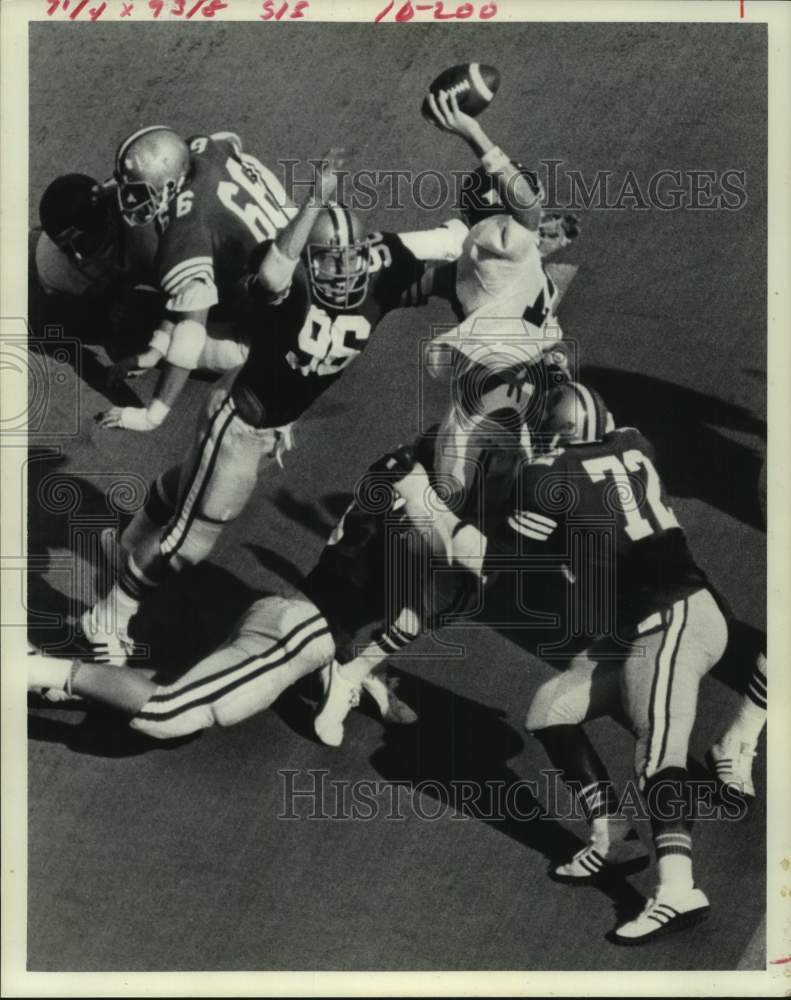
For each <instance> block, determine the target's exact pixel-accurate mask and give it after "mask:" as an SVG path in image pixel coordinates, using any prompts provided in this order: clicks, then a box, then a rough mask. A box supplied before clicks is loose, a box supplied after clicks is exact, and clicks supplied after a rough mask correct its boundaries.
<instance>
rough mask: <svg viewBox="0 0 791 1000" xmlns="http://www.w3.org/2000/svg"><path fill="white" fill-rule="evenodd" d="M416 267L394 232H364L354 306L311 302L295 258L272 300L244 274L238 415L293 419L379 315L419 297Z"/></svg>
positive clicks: (259, 420)
mask: <svg viewBox="0 0 791 1000" xmlns="http://www.w3.org/2000/svg"><path fill="white" fill-rule="evenodd" d="M266 249H267V246H266V245H264V246H261V247H259V248H258V250H257V251H256V254H255V257H254V260H255V261H260V260H261V259H262V256H263V254H264V253H265V252H266ZM424 274H425V264H424V263H423V261H421V260H418V259H417V258H416V257H415V256H414V254H413V253H412V252H411V251H409V250H408V249H407V248H406V247H405V246H404V244H403V243H402V242H401V240H400V239H399V237H398V236H397V235H395V234H394V233H382V234H376V236H375V237H374V238H373V239H372V242H371V266H370V271H369V281H368V290H367V294H366V296H365V300H364V301H363V303H362V304H361V305H360V306H358V307H356V308H354V309H351V310H340V309H331V308H328V307H326V306H323V305H318V304H317V303H316V302H314V301H313V300H312V297H311V289H310V281H309V279H308V274H307V271H306V270H305V266H304V264H303V263H302V261H299V262H298V263H297V266H296V269H295V271H294V275H293V278H292V282H291V288H290V290H289V292H288V294H287V295H286V296H285V298H284V299H282V300H281V301H279V302H278V303H277V304H275V303H272V302H270V301H269V300H268V299H267V298H266V296H265V294H264V293H263V291H262V290H261V289H260V286H259V285H258V284H257V282H255V281H252V282H251V283H250V308H249V316H248V319H247V326H248V330H247V332H248V335H249V341H250V354H249V357H248V359H247V361H246V363H245V365H244V367H243V368H242V370H241V372H240V373H239V375H238V376H237V379H236V383H235V385H234V397H235V399H236V401H237V405H238V406H239V409H240V412H241V413H242V415H244V416H245V418H246V419H248V420H249V422H251V423H254V424H255V425H257V426H260V427H277V426H280V425H282V424H287V423H290V422H291V421H292V420H295V419H296V418H297V417H298V416H299V415H300V414H301V413H303V412H304V411H305V410H306V409H307V408H308V407H309V406H310V405H311V403H312V402H313V401H314V400H315V399H317V398H318V396H320V395H321V393H322V392H324V391H325V390H326V389H328V388H329V387H330V386H331V385H332V383H333V382H334V381H335V380H336V379H337V378H338V377H339V376H340V375H341V374H342V372H343V370H344V369H345V368H346V367H347V366H348V365H349V364H350V363H351V362H352V361H354V359H355V358H356V357H358V356H359V355H360V354H361V353H362V351H364V350H365V348H366V347H367V345H368V342H369V339H370V337H371V334H372V333H373V332H374V330H375V329H376V326H377V324H378V323H379V321H380V320H381V319H382V317H383V316H385V315H386V314H387V313H388V312H390V310H392V309H395V308H397V307H398V306H408V305H421V304H422V303H423V302H424V301H425V300H426V296H425V290H424V288H423V281H422V279H423V277H424Z"/></svg>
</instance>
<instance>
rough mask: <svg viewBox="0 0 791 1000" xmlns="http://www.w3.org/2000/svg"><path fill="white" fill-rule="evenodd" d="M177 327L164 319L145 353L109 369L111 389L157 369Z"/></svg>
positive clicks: (131, 356) (130, 357)
mask: <svg viewBox="0 0 791 1000" xmlns="http://www.w3.org/2000/svg"><path fill="white" fill-rule="evenodd" d="M175 325H176V324H175V323H174V321H173V320H172V319H168V318H167V317H163V318H162V320H161V321H160V323H159V326H158V327H157V328H156V330H155V331H154V334H153V336H152V337H151V340H150V341H149V344H148V347H147V348H146V349H145V350H144V351H142V352H140V353H139V354H130V355H128V356H127V357H125V358H121V360H120V361H117V362H116V363H115V364H114V365H113V366H112V367H111V368H110V369H109V371H108V373H107V385H108V386H109V388H111V389H113V388H115V387H116V386H117V385H119V384H120V383H121V382H123V381H124V379H126V378H129V376H130V375H133V374H140V373H141V371H147V370H148V369H149V368H155V367H156V366H157V365H158V364H159V362H160V361H161V360H162V358H164V357H165V355H166V354H167V352H168V348H169V347H170V342H171V339H172V336H173V330H174V328H175Z"/></svg>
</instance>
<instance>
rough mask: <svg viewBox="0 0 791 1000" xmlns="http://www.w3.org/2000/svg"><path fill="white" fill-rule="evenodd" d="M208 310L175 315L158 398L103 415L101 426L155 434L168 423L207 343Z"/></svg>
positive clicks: (115, 408) (119, 408)
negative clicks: (168, 417)
mask: <svg viewBox="0 0 791 1000" xmlns="http://www.w3.org/2000/svg"><path fill="white" fill-rule="evenodd" d="M208 315H209V311H208V309H197V310H194V311H192V312H185V313H179V314H178V318H177V320H176V318H175V316H174V320H175V321H174V323H173V331H172V333H171V336H170V343H169V345H168V348H167V352H166V354H165V356H164V362H165V363H164V367H163V369H162V373H161V375H160V377H159V381H158V383H157V387H156V389H155V391H154V398H153V399H152V400H151V402H150V403H149V404H148V406H114V407H112V408H111V409H109V410H107V411H106V412H105V413H101V414H99V416H98V418H97V420H98V423H99V425H100V426H101V427H109V428H116V429H120V430H131V431H142V432H146V431H153V430H156V428H157V427H159V426H160V425H161V424H162V422H163V421H164V420H165V418H166V417H167V415H168V414H169V413H170V410H171V409H172V407H173V404H174V403H175V402H176V399H177V398H178V396H179V394H180V393H181V391H182V389H183V388H184V386H185V385H186V383H187V379H188V378H189V376H190V372H192V371H193V370H194V369H195V368H196V367H197V366H198V359H199V358H200V355H201V351H202V350H203V345H204V344H205V342H206V322H207V319H208Z"/></svg>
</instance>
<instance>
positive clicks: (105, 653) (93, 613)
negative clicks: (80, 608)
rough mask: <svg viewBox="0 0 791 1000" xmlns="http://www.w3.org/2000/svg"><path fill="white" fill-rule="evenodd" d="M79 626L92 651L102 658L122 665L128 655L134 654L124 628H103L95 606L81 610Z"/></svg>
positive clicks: (132, 642) (132, 645)
mask: <svg viewBox="0 0 791 1000" xmlns="http://www.w3.org/2000/svg"><path fill="white" fill-rule="evenodd" d="M80 627H81V628H82V632H83V635H84V636H85V638H86V639H87V640H88V642H89V643H90V644H91V646H92V647H93V649H94V652H95V653H96V654H97V655H98V656H100V657H101V658H102V659H107V660H109V661H110V663H116V664H118V665H121V666H122V665H123V664H125V663H126V661H127V658H128V657H130V656H134V652H135V644H134V641H133V640H132V639H130V638H129V633H128V632H127V631H126V629H125V628H123V627H122V626H117V627H116V628H115V629H108V628H104V627H103V626H102V625H101V624H100V623H99V621H98V614H97V608H96V607H93V608H89V609H88V610H87V611H84V612H83V615H82V618H81V619H80Z"/></svg>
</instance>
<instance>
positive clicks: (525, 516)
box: [513, 510, 558, 535]
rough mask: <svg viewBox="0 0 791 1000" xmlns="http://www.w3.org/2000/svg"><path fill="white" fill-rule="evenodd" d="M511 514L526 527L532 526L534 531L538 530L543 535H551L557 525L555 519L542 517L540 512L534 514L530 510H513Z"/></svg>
mask: <svg viewBox="0 0 791 1000" xmlns="http://www.w3.org/2000/svg"><path fill="white" fill-rule="evenodd" d="M513 516H514V517H515V518H516V520H517V521H519V522H520V524H523V525H524V526H525V527H526V528H532V529H533V530H534V531H540V532H542V533H543V534H545V535H551V534H552V532H553V531H554V530H555V528H557V526H558V523H557V521H553V520H552V518H550V517H542V516H541V515H540V514H534V513H533V511H532V510H515V511H514V512H513Z"/></svg>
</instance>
